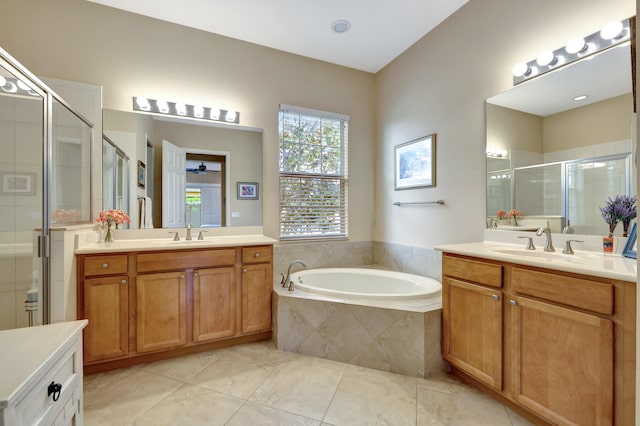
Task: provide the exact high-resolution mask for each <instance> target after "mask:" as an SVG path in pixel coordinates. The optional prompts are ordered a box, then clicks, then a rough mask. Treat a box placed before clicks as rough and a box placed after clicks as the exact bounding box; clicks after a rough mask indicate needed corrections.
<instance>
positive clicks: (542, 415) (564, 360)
mask: <svg viewBox="0 0 640 426" xmlns="http://www.w3.org/2000/svg"><path fill="white" fill-rule="evenodd" d="M440 249H441V250H442V251H443V256H442V270H443V282H442V287H443V290H442V299H443V303H442V304H443V330H442V332H443V357H444V358H445V360H446V361H447V362H448V363H449V364H450V366H451V371H452V372H453V373H454V374H456V375H457V376H459V377H461V378H462V379H463V380H465V381H467V382H469V383H472V384H474V385H475V386H477V387H479V388H480V389H482V390H483V391H485V392H486V393H489V394H491V395H493V396H494V397H496V398H497V399H499V400H501V401H502V402H504V403H506V404H508V405H511V406H513V407H514V408H519V411H521V412H523V414H525V415H527V416H528V417H529V418H530V419H532V420H533V421H534V422H535V423H536V424H538V423H540V424H546V423H548V424H580V425H589V424H599V425H603V424H616V425H627V424H634V421H635V420H634V418H635V346H636V343H635V323H636V307H635V304H636V283H635V281H636V278H635V274H636V272H635V267H633V265H634V263H635V260H632V259H625V258H622V257H620V256H616V257H614V256H611V257H605V256H603V255H602V254H599V253H587V252H584V253H583V254H582V255H577V256H573V257H570V255H562V254H560V253H544V252H542V251H538V252H536V253H530V252H529V253H528V255H527V253H526V252H525V250H524V248H522V247H520V246H512V247H505V245H502V246H494V245H491V244H488V243H478V244H459V245H452V246H445V247H441V248H440ZM521 252H522V253H521ZM520 253H521V254H520ZM519 254H520V255H519ZM536 255H537V256H536ZM563 256H564V257H563ZM580 271H581V273H579V272H580Z"/></svg>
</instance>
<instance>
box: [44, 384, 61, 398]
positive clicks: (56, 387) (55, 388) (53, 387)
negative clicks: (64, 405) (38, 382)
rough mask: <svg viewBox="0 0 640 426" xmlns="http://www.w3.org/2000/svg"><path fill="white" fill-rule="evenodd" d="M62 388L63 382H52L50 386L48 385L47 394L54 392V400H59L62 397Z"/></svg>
mask: <svg viewBox="0 0 640 426" xmlns="http://www.w3.org/2000/svg"><path fill="white" fill-rule="evenodd" d="M61 390H62V384H60V383H55V382H51V384H50V385H49V386H47V396H50V395H51V394H53V401H54V402H55V401H57V400H58V398H60V391H61Z"/></svg>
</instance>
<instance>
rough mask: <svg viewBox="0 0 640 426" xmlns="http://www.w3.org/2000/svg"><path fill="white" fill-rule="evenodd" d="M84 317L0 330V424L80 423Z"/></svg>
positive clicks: (3, 425) (81, 411)
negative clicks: (0, 370) (0, 371)
mask: <svg viewBox="0 0 640 426" xmlns="http://www.w3.org/2000/svg"><path fill="white" fill-rule="evenodd" d="M86 325H87V321H86V320H80V321H70V322H63V323H57V324H50V325H43V326H38V327H30V328H19V329H14V330H6V331H0V347H1V348H6V349H9V348H10V350H3V351H1V352H0V365H2V373H1V374H0V426H9V425H31V424H36V425H71V424H73V425H82V424H83V408H82V407H83V402H82V401H83V399H82V329H83V328H84V327H85V326H86Z"/></svg>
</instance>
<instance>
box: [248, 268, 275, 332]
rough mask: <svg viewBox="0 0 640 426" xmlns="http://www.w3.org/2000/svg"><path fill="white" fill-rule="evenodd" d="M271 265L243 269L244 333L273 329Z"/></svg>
mask: <svg viewBox="0 0 640 426" xmlns="http://www.w3.org/2000/svg"><path fill="white" fill-rule="evenodd" d="M272 282H273V279H272V278H271V264H268V263H267V264H259V265H246V266H243V267H242V332H243V333H251V332H254V331H262V330H270V329H271V290H272V287H273V284H272Z"/></svg>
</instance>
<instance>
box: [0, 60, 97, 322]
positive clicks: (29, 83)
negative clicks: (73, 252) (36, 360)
mask: <svg viewBox="0 0 640 426" xmlns="http://www.w3.org/2000/svg"><path fill="white" fill-rule="evenodd" d="M91 127H92V124H91V123H90V122H88V121H87V120H86V119H85V118H83V117H82V116H81V115H80V114H78V113H77V112H75V111H74V110H73V109H71V108H70V107H69V105H67V103H66V102H65V101H64V100H63V99H61V98H60V97H59V96H58V95H57V94H56V93H54V92H53V91H52V90H51V89H49V88H48V87H47V86H46V85H45V84H44V83H42V82H41V81H40V80H39V79H38V78H37V77H35V76H34V75H33V74H32V73H31V72H29V71H28V70H27V69H26V68H24V67H23V66H22V65H20V64H19V63H18V62H17V61H16V60H15V59H14V58H12V57H11V56H10V55H9V54H8V53H7V52H6V51H4V50H3V49H1V48H0V330H4V329H11V328H18V327H25V326H30V325H39V324H46V323H48V322H49V316H50V300H51V294H50V291H49V288H50V286H49V283H50V261H51V258H52V256H55V255H56V254H55V253H51V252H50V250H49V247H50V242H49V235H50V234H49V233H50V230H51V228H52V227H63V226H67V225H70V224H78V223H89V222H90V221H91ZM58 255H62V254H61V253H58Z"/></svg>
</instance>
